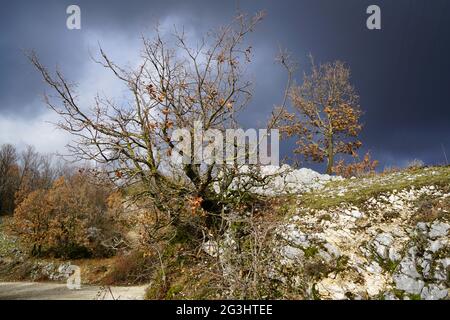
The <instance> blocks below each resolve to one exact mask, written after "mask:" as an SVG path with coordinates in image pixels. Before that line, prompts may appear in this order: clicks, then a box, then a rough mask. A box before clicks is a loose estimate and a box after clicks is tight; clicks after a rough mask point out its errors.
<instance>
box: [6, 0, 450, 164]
mask: <svg viewBox="0 0 450 320" xmlns="http://www.w3.org/2000/svg"><path fill="white" fill-rule="evenodd" d="M72 3H76V4H78V5H80V7H81V10H82V29H81V30H79V31H69V30H67V29H66V28H65V19H66V14H65V9H66V7H67V6H68V5H69V4H72ZM370 4H377V5H379V6H380V7H381V12H382V30H376V31H369V30H367V28H366V27H365V21H366V18H367V15H366V13H365V10H366V8H367V6H368V5H370ZM237 9H240V10H242V11H245V12H249V13H254V12H256V11H258V10H262V9H264V10H266V11H267V14H268V15H267V18H266V19H265V20H264V21H263V23H262V24H261V25H260V26H259V28H258V29H257V32H256V33H255V34H253V35H252V37H251V42H252V45H253V47H254V58H253V60H254V66H253V67H252V68H251V69H250V71H251V77H252V78H254V79H255V95H254V100H253V102H252V104H251V106H250V107H249V109H248V111H247V112H246V113H244V114H243V115H242V122H243V124H244V125H245V126H252V127H255V126H261V127H262V126H263V125H264V122H265V120H266V119H267V117H268V115H269V113H270V110H271V108H272V107H273V105H274V104H277V103H279V102H280V99H281V96H282V90H283V86H284V83H285V80H286V79H285V74H284V73H283V70H282V69H281V68H280V67H279V66H277V65H276V64H274V56H275V54H276V52H277V49H278V47H279V46H281V47H284V48H287V49H288V50H289V51H291V52H292V54H293V57H294V58H295V59H297V60H298V62H299V63H300V70H299V72H298V74H297V75H296V79H297V81H298V82H300V81H301V77H300V76H299V75H300V74H301V73H302V72H303V71H305V70H306V71H307V59H306V55H307V54H308V53H312V54H313V55H314V56H315V59H316V61H318V62H325V61H332V60H335V59H339V60H342V61H345V62H346V63H347V64H348V65H349V66H350V68H351V69H352V81H353V84H354V85H355V87H356V89H357V91H358V92H359V94H360V96H361V106H362V108H363V110H364V111H365V115H364V119H363V120H364V122H365V129H364V132H363V142H364V150H363V151H365V150H369V149H370V150H371V151H372V154H373V155H374V157H375V158H379V159H380V160H381V161H382V165H404V164H405V162H406V161H407V160H410V159H413V158H421V159H422V160H424V161H427V162H428V163H437V162H442V161H443V152H442V146H444V148H445V149H446V150H447V154H450V134H449V133H450V126H449V120H450V108H449V103H448V101H449V87H450V72H449V71H450V61H449V58H448V57H449V56H450V43H449V40H448V39H450V25H449V23H450V19H449V18H450V3H449V2H448V1H446V0H435V1H425V0H417V1H407V0H398V1H381V0H376V1H373V0H371V1H365V0H345V1H334V0H306V1H294V0H292V1H39V2H37V1H33V2H32V1H15V2H11V4H9V5H8V4H3V7H2V11H1V13H0V18H1V19H0V27H1V34H0V70H1V71H2V77H1V78H0V116H1V115H14V116H15V117H23V118H30V119H32V118H33V117H35V116H36V115H37V114H39V113H41V112H44V110H45V108H43V107H42V108H35V105H36V103H35V101H36V100H37V99H38V95H39V94H40V93H42V92H43V91H44V88H45V87H44V86H43V84H42V82H41V81H40V79H39V77H38V76H37V74H36V73H35V72H34V71H33V69H32V68H31V67H30V66H29V64H28V63H27V61H26V59H24V56H23V54H22V53H21V50H22V49H35V50H36V51H37V52H38V54H39V56H40V57H41V58H42V59H43V61H44V63H46V64H47V65H49V66H54V65H55V64H58V65H59V66H61V68H62V69H63V71H64V72H65V73H66V74H67V76H68V77H69V78H70V79H73V80H76V81H78V82H83V81H84V80H85V79H83V77H84V76H85V74H84V73H83V72H82V70H85V69H86V68H85V67H86V66H87V64H88V61H89V54H88V50H89V49H90V48H89V47H88V46H89V45H91V44H92V43H90V42H94V43H95V42H96V41H97V40H98V41H100V42H102V40H105V39H104V37H103V35H106V34H108V35H109V37H111V34H112V35H115V34H116V35H117V38H118V39H125V40H124V43H123V44H122V48H123V50H125V49H128V47H129V46H130V42H128V40H130V41H131V40H132V39H137V38H138V37H139V34H140V33H142V32H146V31H148V30H149V28H152V27H153V26H154V25H155V23H156V22H158V21H159V22H163V21H165V20H166V19H169V21H170V22H171V21H172V20H173V22H174V23H182V24H184V25H186V27H188V28H191V29H193V30H195V31H196V32H200V33H204V32H205V31H207V30H208V29H210V28H212V27H215V26H217V25H221V24H223V23H226V22H227V21H229V20H230V18H231V17H232V16H233V13H234V12H235V11H236V10H237ZM93 35H94V36H95V37H98V39H93V38H92V37H93ZM87 40H89V41H87ZM120 45H121V44H120V43H119V45H116V46H112V47H111V52H110V53H111V55H112V56H114V55H117V54H119V53H120V52H119V51H121V49H120V48H121V46H120ZM118 48H119V49H118ZM107 49H108V48H107ZM123 50H122V51H123ZM31 106H34V107H31ZM0 138H1V137H0ZM0 142H2V141H0ZM291 148H292V144H284V145H283V146H282V150H283V151H286V152H288V150H290V149H291Z"/></svg>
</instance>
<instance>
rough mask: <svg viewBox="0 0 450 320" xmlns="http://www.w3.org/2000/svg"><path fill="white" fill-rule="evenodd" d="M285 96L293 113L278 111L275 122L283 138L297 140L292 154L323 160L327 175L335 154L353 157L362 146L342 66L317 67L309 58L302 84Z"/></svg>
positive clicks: (354, 104) (337, 63)
mask: <svg viewBox="0 0 450 320" xmlns="http://www.w3.org/2000/svg"><path fill="white" fill-rule="evenodd" d="M289 96H290V100H291V103H292V107H293V109H294V112H292V113H290V112H288V111H287V110H281V112H280V114H281V116H279V117H278V120H277V122H278V125H279V127H280V131H281V132H283V133H284V134H285V135H286V136H288V137H291V136H295V137H297V138H298V140H297V145H298V147H297V148H296V149H295V150H294V152H295V153H297V154H301V155H303V156H304V157H305V159H306V160H312V161H314V162H319V163H322V162H325V161H326V163H327V173H328V174H330V173H332V170H333V166H334V161H335V156H336V155H337V154H348V155H353V156H355V154H356V150H357V149H358V148H359V147H361V145H362V143H361V142H360V141H359V140H358V135H359V133H360V131H361V129H362V125H361V124H360V116H361V110H360V107H359V97H358V95H357V94H356V92H355V89H354V87H353V86H352V85H351V83H350V69H349V68H348V67H347V66H346V65H345V64H344V63H342V62H340V61H335V62H333V63H326V64H320V65H319V66H317V65H315V64H314V60H313V59H312V57H311V73H310V74H304V77H303V83H302V84H301V85H300V86H296V87H293V88H291V90H290V93H289Z"/></svg>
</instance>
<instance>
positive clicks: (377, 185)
mask: <svg viewBox="0 0 450 320" xmlns="http://www.w3.org/2000/svg"><path fill="white" fill-rule="evenodd" d="M429 185H435V186H448V185H450V167H449V166H446V167H429V168H419V169H411V170H405V171H401V172H396V173H390V174H378V175H374V176H370V177H364V178H356V179H346V180H343V181H332V182H329V183H328V184H327V185H325V187H324V188H323V189H321V190H318V191H314V192H310V193H306V194H304V195H301V196H300V197H299V200H300V205H301V206H303V207H306V208H311V209H327V208H331V207H335V206H338V205H339V204H341V203H349V204H354V205H358V204H361V203H363V202H365V201H367V200H368V199H370V198H371V197H376V196H378V195H379V194H382V193H389V192H392V191H394V190H397V191H399V190H403V189H410V188H412V187H415V188H420V187H423V186H429Z"/></svg>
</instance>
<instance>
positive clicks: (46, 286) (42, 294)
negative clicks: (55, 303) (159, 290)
mask: <svg viewBox="0 0 450 320" xmlns="http://www.w3.org/2000/svg"><path fill="white" fill-rule="evenodd" d="M146 287H147V286H145V285H144V286H139V287H110V290H109V289H107V288H106V289H105V288H102V287H100V286H81V289H80V290H70V289H68V288H67V286H66V285H65V284H55V283H41V282H2V283H0V299H1V300H143V299H144V295H145V289H146Z"/></svg>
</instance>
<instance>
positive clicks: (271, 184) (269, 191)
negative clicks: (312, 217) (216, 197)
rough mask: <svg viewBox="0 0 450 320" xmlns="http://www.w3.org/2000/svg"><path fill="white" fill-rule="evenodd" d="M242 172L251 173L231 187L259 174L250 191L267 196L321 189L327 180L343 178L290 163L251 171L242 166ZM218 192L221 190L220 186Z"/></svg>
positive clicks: (233, 187)
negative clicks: (295, 166)
mask: <svg viewBox="0 0 450 320" xmlns="http://www.w3.org/2000/svg"><path fill="white" fill-rule="evenodd" d="M241 173H243V174H246V175H249V176H244V177H242V178H240V179H235V180H234V181H233V184H232V186H231V189H238V188H241V187H242V186H244V185H246V184H247V183H248V181H249V180H251V178H250V176H251V175H252V174H254V175H256V176H258V178H259V179H261V178H262V179H264V180H261V182H260V183H258V182H256V181H252V185H253V186H254V187H252V189H251V190H250V191H252V192H254V193H256V194H260V195H266V196H274V195H280V194H286V193H301V192H307V191H312V190H318V189H321V188H322V187H323V186H324V185H325V184H326V183H327V182H329V181H334V180H342V178H341V177H338V176H330V175H327V174H320V173H318V172H316V171H314V170H311V169H308V168H301V169H293V168H291V167H290V166H289V165H286V164H284V165H282V166H281V167H280V166H262V167H261V168H260V171H258V172H253V173H252V172H251V171H250V168H249V167H248V166H242V168H241ZM215 189H216V192H220V189H219V187H218V186H216V187H215Z"/></svg>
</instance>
